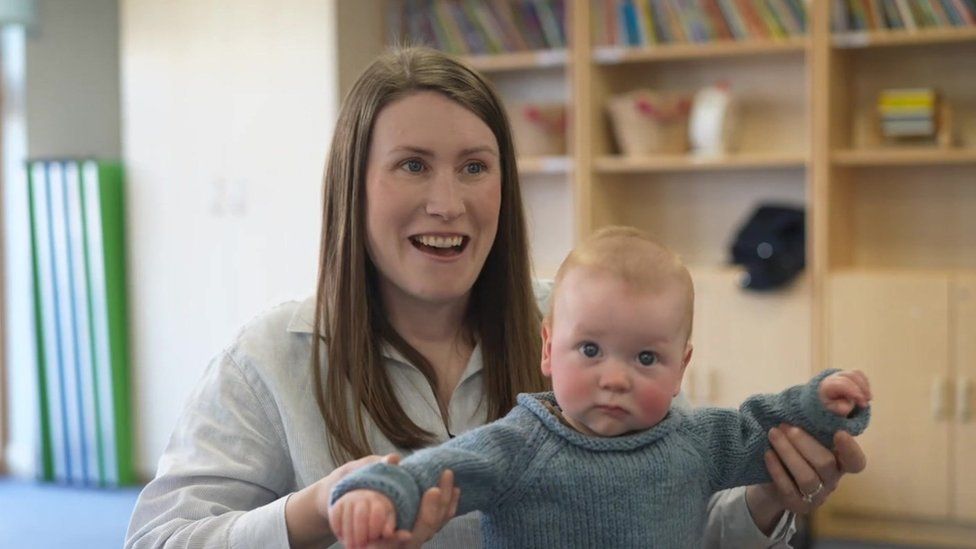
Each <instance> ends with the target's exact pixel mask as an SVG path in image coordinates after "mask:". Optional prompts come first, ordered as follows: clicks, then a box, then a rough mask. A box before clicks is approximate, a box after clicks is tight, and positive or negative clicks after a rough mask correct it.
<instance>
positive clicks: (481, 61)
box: [461, 50, 569, 73]
mask: <svg viewBox="0 0 976 549" xmlns="http://www.w3.org/2000/svg"><path fill="white" fill-rule="evenodd" d="M461 59H462V60H463V61H464V62H466V63H467V64H468V65H470V66H471V67H473V68H475V69H477V70H479V71H481V72H488V73H491V72H503V71H526V70H533V69H543V68H550V67H563V66H565V65H566V64H567V63H568V62H569V54H568V52H567V51H566V50H537V51H526V52H513V53H499V54H494V55H465V56H462V57H461Z"/></svg>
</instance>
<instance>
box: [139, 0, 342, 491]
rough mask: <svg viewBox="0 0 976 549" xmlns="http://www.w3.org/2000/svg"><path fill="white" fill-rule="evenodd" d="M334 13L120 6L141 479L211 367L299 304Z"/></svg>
mask: <svg viewBox="0 0 976 549" xmlns="http://www.w3.org/2000/svg"><path fill="white" fill-rule="evenodd" d="M335 10H336V6H335V1H334V0H289V1H288V2H277V1H271V2H269V1H267V0H172V1H166V2H160V1H158V0H123V1H122V3H121V60H122V61H121V67H122V115H123V132H122V142H123V151H124V154H123V156H124V160H125V163H126V165H127V168H128V183H129V197H128V198H129V211H128V237H129V239H130V244H129V249H130V250H131V255H130V258H129V265H130V273H129V274H130V296H131V301H130V310H131V313H130V315H131V334H132V339H133V341H132V343H133V345H132V348H133V354H132V364H133V374H134V376H133V380H134V385H135V387H134V400H133V401H134V402H135V408H136V409H135V412H136V416H137V417H136V421H135V426H136V440H137V445H138V454H137V465H138V467H139V470H140V471H141V472H142V473H143V474H147V475H149V474H151V473H152V472H153V471H154V470H155V464H156V461H157V459H158V457H159V455H160V453H161V452H162V450H163V448H164V446H165V443H166V441H167V439H168V437H169V434H170V432H171V430H172V428H173V425H174V424H175V421H176V418H177V415H178V413H179V411H180V409H181V406H182V403H183V401H184V400H185V398H186V396H187V395H188V393H189V391H190V390H191V388H192V387H193V386H194V384H195V383H196V381H197V380H198V378H199V377H200V375H201V373H202V372H203V370H204V368H205V367H206V365H207V363H208V362H209V360H210V359H211V358H212V357H213V356H214V355H215V354H216V353H217V352H219V351H220V350H221V349H222V348H223V347H225V346H226V345H228V344H229V343H230V342H231V340H232V338H233V336H234V334H235V333H236V332H237V330H238V329H239V328H240V327H241V325H243V324H244V323H245V322H246V321H247V320H249V319H251V318H253V317H254V316H255V315H256V314H258V313H259V312H261V311H262V310H264V309H266V308H268V307H269V306H272V305H274V304H276V303H279V302H281V301H283V300H286V299H291V298H300V297H303V296H305V295H310V294H311V292H312V290H313V286H314V277H315V270H316V260H317V239H318V228H319V196H320V180H321V174H322V171H323V166H324V159H325V151H326V147H327V144H328V141H329V138H330V136H331V132H332V124H333V119H334V115H335V112H336V105H337V99H336V95H337V94H336V89H337V84H336V82H335V74H336V63H337V61H336V55H335V43H336V38H335V33H336V31H335Z"/></svg>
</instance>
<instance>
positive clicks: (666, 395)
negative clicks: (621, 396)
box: [638, 386, 671, 426]
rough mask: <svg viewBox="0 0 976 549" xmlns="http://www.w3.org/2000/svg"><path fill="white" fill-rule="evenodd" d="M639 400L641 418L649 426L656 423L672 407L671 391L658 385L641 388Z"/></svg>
mask: <svg viewBox="0 0 976 549" xmlns="http://www.w3.org/2000/svg"><path fill="white" fill-rule="evenodd" d="M638 402H639V406H640V416H641V419H642V420H643V421H644V422H646V424H647V426H651V425H655V424H657V423H658V422H659V421H661V420H662V419H664V416H665V415H666V414H667V413H668V410H669V409H670V408H671V392H670V391H665V390H663V389H662V388H660V387H658V386H651V387H646V388H643V389H641V391H640V395H639V397H638Z"/></svg>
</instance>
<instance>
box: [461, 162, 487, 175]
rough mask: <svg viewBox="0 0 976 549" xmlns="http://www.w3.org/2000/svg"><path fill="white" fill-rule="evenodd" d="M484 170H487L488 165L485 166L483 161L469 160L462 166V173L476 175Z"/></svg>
mask: <svg viewBox="0 0 976 549" xmlns="http://www.w3.org/2000/svg"><path fill="white" fill-rule="evenodd" d="M486 170H488V166H485V164H484V162H471V163H470V164H465V166H464V173H466V174H468V175H478V174H481V173H484V172H485V171H486Z"/></svg>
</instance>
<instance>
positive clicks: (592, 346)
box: [580, 342, 600, 358]
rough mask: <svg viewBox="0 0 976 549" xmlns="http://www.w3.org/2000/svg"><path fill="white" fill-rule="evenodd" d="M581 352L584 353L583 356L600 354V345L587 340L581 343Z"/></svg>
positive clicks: (588, 356) (590, 356)
mask: <svg viewBox="0 0 976 549" xmlns="http://www.w3.org/2000/svg"><path fill="white" fill-rule="evenodd" d="M580 352H581V353H583V356H585V357H586V358H593V357H595V356H596V355H598V354H600V346H599V345H597V344H596V343H591V342H586V343H584V344H582V345H580Z"/></svg>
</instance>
